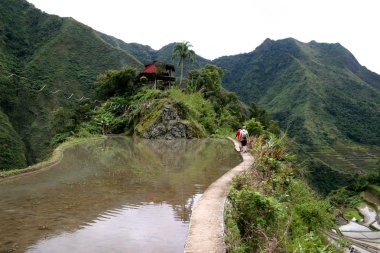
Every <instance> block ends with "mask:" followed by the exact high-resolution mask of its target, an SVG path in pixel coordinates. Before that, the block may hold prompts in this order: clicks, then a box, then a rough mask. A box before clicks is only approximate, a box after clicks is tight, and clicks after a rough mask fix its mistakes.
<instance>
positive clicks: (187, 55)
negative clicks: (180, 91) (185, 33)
mask: <svg viewBox="0 0 380 253" xmlns="http://www.w3.org/2000/svg"><path fill="white" fill-rule="evenodd" d="M191 47H192V45H191V44H190V42H188V41H186V42H180V43H176V45H175V46H174V48H173V56H172V59H173V60H175V59H178V66H179V67H180V68H181V77H180V81H179V86H180V87H181V85H182V79H183V68H184V62H185V60H186V59H189V61H190V62H192V61H193V60H194V57H195V52H194V51H193V50H191V49H190V48H191Z"/></svg>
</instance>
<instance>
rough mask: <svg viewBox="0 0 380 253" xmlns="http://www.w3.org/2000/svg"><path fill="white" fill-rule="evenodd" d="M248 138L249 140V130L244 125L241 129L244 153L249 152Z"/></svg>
mask: <svg viewBox="0 0 380 253" xmlns="http://www.w3.org/2000/svg"><path fill="white" fill-rule="evenodd" d="M248 140H249V134H248V131H247V129H245V126H243V129H242V130H241V131H240V142H241V146H242V152H243V153H246V152H247V144H248Z"/></svg>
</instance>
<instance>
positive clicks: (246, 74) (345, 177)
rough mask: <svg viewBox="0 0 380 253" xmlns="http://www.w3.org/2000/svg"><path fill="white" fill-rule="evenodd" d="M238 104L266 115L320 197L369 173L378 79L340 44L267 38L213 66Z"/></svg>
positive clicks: (379, 132) (374, 154) (377, 132)
mask: <svg viewBox="0 0 380 253" xmlns="http://www.w3.org/2000/svg"><path fill="white" fill-rule="evenodd" d="M213 63H214V64H216V65H218V66H220V67H221V68H222V69H223V71H224V72H225V76H224V78H223V84H224V85H225V87H226V88H227V89H228V90H231V91H235V92H236V93H237V94H238V95H239V97H240V98H241V99H242V101H244V102H246V103H251V102H255V103H256V105H258V106H259V107H262V108H264V109H265V110H268V112H270V113H271V114H272V115H273V116H274V118H275V119H276V120H277V121H278V122H279V123H280V126H281V129H282V130H283V131H286V132H287V135H288V136H289V137H291V138H292V139H293V141H294V142H293V144H292V145H293V149H294V150H295V151H296V152H297V153H298V154H299V156H298V157H299V160H300V161H305V160H306V161H307V164H308V166H305V171H304V172H305V176H307V178H308V179H309V180H310V183H311V185H312V186H313V187H314V188H315V189H317V190H319V191H321V192H322V193H324V194H327V193H328V192H330V191H332V190H336V189H338V188H339V187H342V186H348V185H350V184H352V182H353V181H354V178H357V177H358V175H361V174H363V173H366V172H367V171H373V170H374V169H375V167H376V162H377V160H378V158H379V156H380V148H379V146H380V139H379V137H380V128H379V127H378V126H379V125H380V121H379V120H380V114H379V112H380V111H379V104H380V91H379V87H380V86H379V84H380V76H379V75H377V74H375V73H373V72H371V71H369V70H367V69H366V68H365V67H362V66H360V64H359V63H358V62H357V60H356V59H355V58H354V56H353V55H352V54H351V53H350V52H349V51H348V50H347V49H345V48H344V47H342V46H341V45H339V44H324V43H317V42H310V43H301V42H299V41H296V40H294V39H291V38H289V39H284V40H278V41H272V40H269V39H267V40H266V41H264V43H263V44H262V45H260V46H259V47H258V48H256V50H255V51H253V52H251V53H247V54H240V55H235V56H226V57H221V58H219V59H216V60H214V61H213Z"/></svg>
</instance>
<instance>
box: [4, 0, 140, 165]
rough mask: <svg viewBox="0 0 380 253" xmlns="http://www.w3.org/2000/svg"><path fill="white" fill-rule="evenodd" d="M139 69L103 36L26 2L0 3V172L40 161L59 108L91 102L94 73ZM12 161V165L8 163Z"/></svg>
mask: <svg viewBox="0 0 380 253" xmlns="http://www.w3.org/2000/svg"><path fill="white" fill-rule="evenodd" d="M125 65H132V66H136V67H139V68H141V67H143V64H142V62H140V61H139V60H137V59H136V58H135V57H134V56H133V55H131V54H129V53H128V52H126V51H124V50H122V49H120V48H118V47H116V46H114V45H112V44H109V43H108V42H107V40H106V39H105V36H102V35H101V34H100V33H98V32H96V31H94V30H93V29H91V28H90V27H88V26H85V25H83V24H81V23H79V22H77V21H75V20H74V19H71V18H60V17H58V16H54V15H48V14H46V13H44V12H42V11H40V10H38V9H36V8H35V7H34V6H33V5H31V4H29V3H28V2H26V1H25V0H3V1H1V3H0V94H1V97H0V128H2V129H6V130H4V131H2V132H1V134H0V139H1V146H0V150H7V149H10V150H14V152H12V153H17V154H14V155H13V156H12V157H9V156H5V155H4V153H3V152H1V159H0V168H2V169H8V168H17V167H22V166H24V165H25V164H31V163H34V162H36V161H38V160H39V159H42V158H43V156H44V154H46V152H47V149H48V146H49V143H50V139H51V137H52V136H53V135H54V133H53V132H52V130H51V126H50V125H49V122H50V121H51V117H52V114H53V112H54V111H55V110H57V109H58V108H59V107H61V106H68V107H75V106H77V102H78V100H80V99H84V98H91V97H93V94H94V92H93V87H92V85H93V82H94V80H95V78H96V76H97V75H98V74H99V73H102V72H104V71H105V70H107V69H110V68H120V67H122V66H125ZM15 157H16V158H17V159H16V160H17V161H14V159H13V158H15Z"/></svg>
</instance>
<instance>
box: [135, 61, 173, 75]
mask: <svg viewBox="0 0 380 253" xmlns="http://www.w3.org/2000/svg"><path fill="white" fill-rule="evenodd" d="M157 63H158V62H157V61H153V62H150V63H148V64H145V69H144V70H143V71H142V72H141V73H145V74H148V73H149V74H157V68H156V64H157ZM165 70H172V71H175V70H174V66H173V65H170V64H165Z"/></svg>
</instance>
